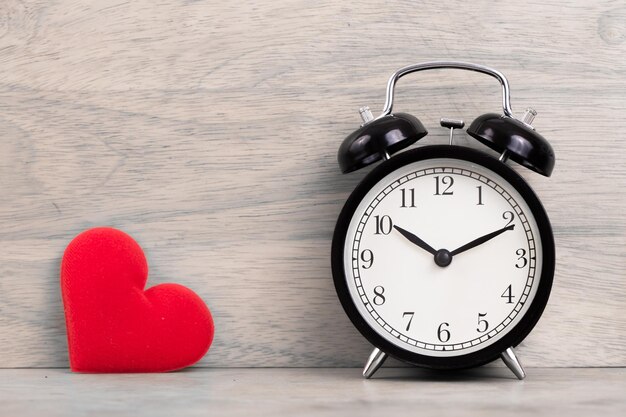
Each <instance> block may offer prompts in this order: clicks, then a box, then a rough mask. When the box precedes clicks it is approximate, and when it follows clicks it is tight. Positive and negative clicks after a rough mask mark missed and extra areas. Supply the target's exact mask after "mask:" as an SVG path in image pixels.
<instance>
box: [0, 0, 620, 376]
mask: <svg viewBox="0 0 626 417" xmlns="http://www.w3.org/2000/svg"><path fill="white" fill-rule="evenodd" d="M514 3H515V4H514ZM624 56H626V6H625V5H624V2H623V1H607V0H603V1H594V2H589V1H583V0H579V1H554V0H541V1H536V0H533V1H527V2H497V5H496V2H492V1H486V0H485V1H483V0H481V1H472V2H461V1H445V0H428V1H420V2H411V1H398V2H390V3H385V4H379V3H378V2H373V1H359V2H351V3H348V2H345V3H343V2H336V1H331V0H320V1H309V0H307V1H300V0H298V1H296V0H294V1H288V0H281V1H272V2H269V1H268V2H261V1H241V2H213V1H183V0H179V1H176V0H163V1H159V2H154V1H150V0H135V1H130V2H129V1H111V2H105V1H76V0H45V1H19V0H1V1H0V192H1V195H2V198H1V199H0V226H1V227H0V245H1V250H0V367H57V366H59V367H64V366H67V357H66V341H65V329H64V322H63V314H62V305H61V302H60V294H59V286H58V269H59V262H60V258H61V255H62V252H63V250H64V247H65V246H66V244H67V243H68V242H69V241H70V239H71V238H72V237H73V236H74V235H75V234H77V233H78V232H80V231H81V230H83V229H86V228H89V227H92V226H97V225H110V226H115V227H118V228H121V229H123V230H125V231H126V232H128V233H130V234H131V235H133V236H134V237H135V238H136V239H137V240H138V241H139V243H140V244H141V245H142V246H143V248H144V249H145V251H146V254H147V257H148V260H149V263H150V267H151V275H150V278H149V285H152V284H157V283H160V282H167V281H177V282H179V283H182V284H184V285H188V286H189V287H191V288H192V289H194V290H195V291H196V292H198V293H199V294H200V295H201V296H202V297H203V298H204V299H205V300H206V301H207V303H208V305H209V306H210V308H211V309H212V311H213V313H214V317H215V320H216V326H217V333H216V339H215V342H214V345H213V346H212V348H211V350H210V351H209V354H208V355H207V356H206V357H205V358H204V359H203V360H202V362H200V364H201V365H207V366H225V367H229V366H360V365H361V364H362V362H363V361H364V359H365V357H366V355H367V354H368V353H369V350H370V346H369V345H368V343H367V342H366V341H365V340H364V339H363V338H362V337H361V336H360V335H359V334H358V333H357V332H356V330H354V329H353V327H352V326H351V324H350V323H349V321H348V319H347V318H346V316H345V315H344V313H343V311H342V309H341V307H340V305H339V302H338V300H337V298H336V296H335V292H334V288H333V285H332V281H331V274H330V267H329V252H330V240H331V235H332V231H333V227H334V222H335V219H336V217H337V215H338V213H339V210H340V209H341V207H342V204H343V202H344V201H345V199H346V198H347V196H348V194H349V193H350V191H351V190H352V189H353V188H354V187H355V186H356V184H357V183H358V182H359V180H360V179H361V178H363V176H364V175H365V173H366V171H367V170H362V171H359V172H356V173H353V174H350V175H345V176H343V175H341V174H340V172H339V170H338V167H337V164H336V151H337V148H338V146H339V143H340V141H341V140H342V139H343V137H344V136H345V135H347V134H348V133H350V132H351V131H352V130H353V129H355V128H356V127H357V126H358V124H359V117H358V114H357V109H358V107H359V106H362V105H370V106H371V107H372V109H373V110H374V112H375V113H377V112H379V111H380V109H381V108H382V105H383V102H384V87H385V83H386V81H387V78H388V76H389V75H390V74H391V73H392V72H393V71H394V70H396V69H397V68H398V67H400V66H404V65H406V64H409V63H415V62H420V61H425V60H430V59H458V60H468V61H474V62H477V63H481V64H485V65H490V66H493V67H495V68H497V69H499V70H501V71H502V72H504V73H505V74H506V75H507V76H508V78H509V80H510V82H511V86H512V104H513V108H514V110H516V111H517V112H518V113H521V112H523V110H524V108H525V107H526V106H533V107H535V108H536V109H537V111H538V112H539V115H538V117H537V119H536V121H535V126H536V128H537V130H538V131H539V132H540V133H542V134H543V135H544V136H545V137H547V138H548V139H549V140H550V141H551V143H552V145H553V147H554V149H555V152H556V155H557V164H556V168H555V171H554V175H553V176H552V177H551V178H549V179H547V178H544V177H541V176H539V175H536V174H533V173H531V172H530V171H528V170H524V169H521V168H520V169H518V172H521V174H522V175H523V176H524V177H525V178H526V179H527V180H528V181H529V182H530V183H531V185H532V186H533V187H534V188H535V190H536V192H537V193H538V195H539V196H540V198H541V199H542V200H543V202H544V204H545V206H546V209H547V211H548V213H549V214H550V216H551V220H552V222H553V226H554V231H555V235H556V242H557V252H558V257H557V273H556V277H555V286H554V288H553V294H552V298H551V300H550V303H549V305H548V308H547V310H546V312H545V315H544V317H543V318H542V320H541V322H540V323H539V325H538V327H537V328H536V330H535V331H534V332H533V333H532V334H531V336H530V337H529V338H528V339H527V340H526V341H525V342H524V344H523V345H522V347H521V348H520V349H519V350H520V355H521V358H522V361H523V362H524V364H525V365H530V366H624V365H626V348H625V347H624V345H625V342H626V273H625V272H624V271H625V269H626V261H625V259H626V258H625V255H626V254H625V249H624V248H625V243H626V219H625V216H624V203H625V202H626V168H625V162H626V156H625V153H626V141H625V140H624V139H623V132H624V129H625V128H626V120H625V114H626V60H625V59H624ZM499 93H500V90H499V87H498V84H497V82H495V80H492V79H490V78H487V77H484V76H481V75H478V74H471V73H465V72H458V71H456V72H455V71H443V72H430V73H423V74H420V75H419V76H414V77H410V76H409V77H407V78H406V79H403V80H402V81H401V82H400V84H399V87H398V95H397V100H398V101H397V104H396V109H398V110H400V109H401V110H403V111H408V112H412V113H414V114H416V115H418V117H420V119H421V120H422V121H423V122H424V123H425V124H426V126H427V128H429V130H430V131H431V133H430V135H429V136H428V137H427V138H426V139H424V140H423V141H422V142H420V144H421V145H424V144H434V143H444V142H445V140H446V135H447V133H446V132H445V131H444V130H443V129H441V128H440V127H438V120H439V118H440V117H442V116H446V117H458V118H463V119H464V120H466V122H467V123H469V122H470V121H471V120H472V119H473V118H475V117H476V116H478V115H479V114H481V113H484V112H487V111H498V109H499V104H500V97H499ZM462 136H463V135H461V136H460V137H461V138H460V139H459V141H460V142H461V143H465V144H467V145H468V146H473V147H476V148H479V147H480V145H478V144H476V143H474V142H472V141H470V140H468V139H467V138H465V137H462Z"/></svg>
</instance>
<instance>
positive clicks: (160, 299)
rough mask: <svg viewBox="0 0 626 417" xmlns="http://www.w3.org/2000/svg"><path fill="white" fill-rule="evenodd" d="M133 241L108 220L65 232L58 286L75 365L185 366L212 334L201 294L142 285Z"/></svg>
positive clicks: (113, 368)
mask: <svg viewBox="0 0 626 417" xmlns="http://www.w3.org/2000/svg"><path fill="white" fill-rule="evenodd" d="M147 277H148V264H147V262H146V258H145V256H144V254H143V251H142V250H141V247H140V246H139V245H138V244H137V242H135V241H134V240H133V239H132V238H131V237H130V236H128V235H127V234H125V233H123V232H121V231H119V230H116V229H111V228H95V229H90V230H87V231H85V232H83V233H81V234H80V235H78V236H77V237H75V238H74V240H72V242H71V243H70V244H69V245H68V247H67V249H66V250H65V254H64V255H63V261H62V262H61V291H62V293H63V304H64V307H65V322H66V326H67V338H68V345H69V356H70V367H71V369H72V370H73V371H75V372H164V371H172V370H176V369H180V368H184V367H186V366H189V365H191V364H193V363H195V362H197V361H198V360H200V358H202V356H204V354H205V353H206V352H207V350H208V349H209V346H210V345H211V342H212V340H213V331H214V328H213V319H212V318H211V313H210V312H209V309H208V308H207V306H206V305H205V304H204V302H203V301H202V299H201V298H200V297H198V296H197V295H196V294H195V293H194V292H193V291H191V290H190V289H188V288H186V287H183V286H182V285H178V284H161V285H156V286H154V287H152V288H149V289H147V290H145V291H144V287H145V284H146V280H147Z"/></svg>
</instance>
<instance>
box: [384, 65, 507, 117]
mask: <svg viewBox="0 0 626 417" xmlns="http://www.w3.org/2000/svg"><path fill="white" fill-rule="evenodd" d="M444 68H454V69H462V70H467V71H476V72H480V73H483V74H487V75H490V76H492V77H494V78H495V79H497V80H498V81H499V82H500V85H501V86H502V111H503V112H504V115H505V116H508V117H512V118H515V117H514V116H513V110H512V109H511V94H510V91H511V90H510V88H509V81H508V80H507V79H506V77H505V76H504V74H502V73H501V72H500V71H498V70H495V69H493V68H489V67H486V66H484V65H479V64H473V63H471V62H461V61H429V62H422V63H420V64H414V65H408V66H406V67H403V68H400V69H399V70H397V71H396V72H394V73H393V75H392V76H391V77H390V78H389V81H388V82H387V94H386V100H385V108H384V109H383V112H382V113H381V114H380V115H379V116H378V117H377V118H376V119H380V118H382V117H385V116H388V115H390V114H391V110H392V109H393V95H394V90H395V87H396V82H397V81H398V80H399V79H400V78H402V77H404V76H405V75H407V74H410V73H412V72H418V71H425V70H431V69H444Z"/></svg>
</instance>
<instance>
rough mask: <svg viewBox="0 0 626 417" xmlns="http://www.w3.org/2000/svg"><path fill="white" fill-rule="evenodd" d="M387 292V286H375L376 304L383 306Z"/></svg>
mask: <svg viewBox="0 0 626 417" xmlns="http://www.w3.org/2000/svg"><path fill="white" fill-rule="evenodd" d="M384 293H385V288H384V287H382V286H380V285H379V286H377V287H374V294H375V295H374V300H373V302H374V304H376V305H377V306H381V305H383V304H385V296H384V295H383V294H384Z"/></svg>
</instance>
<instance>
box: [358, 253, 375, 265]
mask: <svg viewBox="0 0 626 417" xmlns="http://www.w3.org/2000/svg"><path fill="white" fill-rule="evenodd" d="M361 260H362V261H363V269H370V268H371V267H372V264H373V263H374V252H372V251H371V250H369V249H365V250H364V251H363V252H361ZM365 264H367V265H365Z"/></svg>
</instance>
